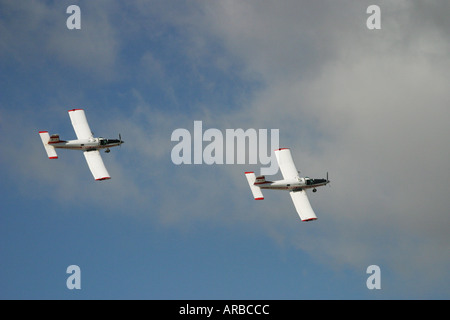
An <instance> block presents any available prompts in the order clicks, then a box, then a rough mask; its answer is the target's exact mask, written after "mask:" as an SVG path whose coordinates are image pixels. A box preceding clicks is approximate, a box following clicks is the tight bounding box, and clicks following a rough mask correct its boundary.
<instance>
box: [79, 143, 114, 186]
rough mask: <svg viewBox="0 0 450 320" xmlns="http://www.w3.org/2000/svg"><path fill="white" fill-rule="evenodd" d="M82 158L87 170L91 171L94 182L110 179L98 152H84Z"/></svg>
mask: <svg viewBox="0 0 450 320" xmlns="http://www.w3.org/2000/svg"><path fill="white" fill-rule="evenodd" d="M84 157H85V158H86V161H87V163H88V166H89V169H91V172H92V175H93V176H94V179H95V180H106V179H111V176H110V175H109V173H108V170H106V167H105V164H104V163H103V160H102V157H101V155H100V152H99V151H98V150H92V151H85V152H84Z"/></svg>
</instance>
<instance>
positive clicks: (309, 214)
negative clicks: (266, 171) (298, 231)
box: [245, 148, 330, 221]
mask: <svg viewBox="0 0 450 320" xmlns="http://www.w3.org/2000/svg"><path fill="white" fill-rule="evenodd" d="M275 156H276V158H277V161H278V165H279V167H280V169H281V173H282V175H283V178H284V180H277V181H267V180H266V178H265V176H259V177H256V175H255V173H254V172H253V171H249V172H245V176H246V177H247V181H248V184H249V186H250V190H251V191H252V194H253V197H254V198H255V200H264V196H263V194H262V191H261V189H273V190H288V191H289V194H290V195H291V198H292V201H293V202H294V206H295V209H296V210H297V213H298V215H299V216H300V219H301V220H302V221H313V220H317V216H316V214H315V213H314V210H313V209H312V207H311V204H310V203H309V200H308V196H307V195H306V190H307V189H312V191H313V192H316V191H317V189H316V188H317V187H321V186H325V185H326V184H328V183H330V180H328V172H327V178H326V179H311V178H309V177H304V178H302V177H300V176H299V171H297V168H296V167H295V164H294V161H293V160H292V155H291V150H290V149H289V148H280V149H277V150H275Z"/></svg>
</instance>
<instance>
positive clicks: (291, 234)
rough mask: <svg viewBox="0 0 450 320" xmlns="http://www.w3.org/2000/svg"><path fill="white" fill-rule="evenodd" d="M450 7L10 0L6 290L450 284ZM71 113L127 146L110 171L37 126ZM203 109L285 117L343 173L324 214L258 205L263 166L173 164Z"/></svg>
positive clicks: (326, 294) (330, 294)
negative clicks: (94, 168) (74, 281)
mask: <svg viewBox="0 0 450 320" xmlns="http://www.w3.org/2000/svg"><path fill="white" fill-rule="evenodd" d="M73 4H75V5H78V6H79V8H80V11H81V20H80V21H81V24H80V26H81V29H72V30H69V29H68V28H67V24H66V22H67V20H68V18H70V16H71V14H68V13H67V12H66V10H67V7H68V6H70V5H73ZM373 4H375V5H378V6H379V8H380V12H381V13H380V23H381V29H369V28H368V27H367V20H368V19H369V17H370V16H371V13H367V8H368V7H369V6H370V5H373ZM448 12H450V3H449V2H448V1H445V0H442V1H440V0H436V1H419V0H415V1H414V0H410V1H406V0H403V1H402V0H400V1H387V0H386V1H380V0H379V1H351V0H348V1H346V0H339V1H331V0H324V1H289V0H283V1H266V0H261V1H255V0H241V1H237V0H220V1H181V0H179V1H178V0H177V1H176V0H171V1H143V0H130V1H126V2H122V1H120V2H119V1H107V0H96V1H75V0H72V1H50V0H49V1H12V0H0V35H1V36H0V137H1V138H0V142H1V145H2V148H1V151H0V181H1V184H0V203H1V207H0V208H1V210H0V211H1V213H0V239H1V241H0V298H1V299H275V300H283V299H289V300H297V299H298V300H303V299H449V298H450V272H449V270H450V233H449V232H448V230H449V229H450V217H449V208H450V197H449V191H450V170H449V169H450V161H449V160H450V144H449V143H448V137H449V135H450V125H449V124H450V91H449V90H448V87H449V83H450V74H449V73H448V70H450V40H449V37H448V35H449V34H450V20H449V19H448V14H447V13H448ZM73 108H82V109H84V110H85V112H86V115H87V118H88V121H89V124H90V127H91V129H92V131H93V132H94V134H95V136H102V137H107V138H117V137H118V135H119V133H120V134H121V136H122V139H123V140H124V141H125V143H124V144H123V145H122V146H121V147H120V148H119V147H117V148H113V149H111V152H110V153H109V154H105V153H102V158H103V161H104V162H105V165H106V167H107V168H108V171H109V173H110V174H111V176H112V179H111V180H107V181H102V182H97V181H94V179H93V178H92V175H91V173H90V172H89V169H88V167H87V164H86V162H85V159H84V157H83V155H82V154H81V152H77V151H71V150H61V151H58V155H59V159H57V160H49V159H48V158H47V155H46V153H45V150H44V148H43V146H42V143H41V140H40V137H39V134H38V132H39V131H41V130H48V131H49V132H50V133H59V134H60V137H61V138H62V139H66V140H70V139H75V133H74V131H73V128H72V126H71V123H70V119H69V116H68V113H67V111H68V110H69V109H73ZM194 121H202V126H203V130H206V129H208V128H215V129H218V130H220V131H221V132H223V133H225V132H226V130H227V129H238V128H242V129H244V130H246V129H250V128H252V129H255V130H258V129H267V130H270V129H278V130H279V144H280V147H289V148H291V151H292V155H293V158H294V161H295V163H296V166H297V168H298V169H299V170H300V172H301V174H302V175H303V176H310V177H314V178H323V177H325V174H326V172H329V178H330V180H331V183H330V185H329V186H325V187H321V188H319V189H318V192H316V193H309V199H310V202H311V204H312V207H313V208H314V210H315V212H316V214H317V216H318V220H316V221H314V222H308V223H305V222H301V221H300V219H299V217H298V215H297V213H296V211H295V208H294V206H293V204H292V202H291V200H290V197H289V195H288V193H287V192H278V191H271V190H266V191H264V197H265V200H264V201H254V200H253V197H252V195H251V192H250V189H249V187H248V183H247V181H246V178H245V175H244V172H245V171H255V172H258V171H259V169H260V167H261V166H262V165H261V164H250V163H246V164H212V165H207V164H181V165H176V164H174V163H173V162H172V159H171V152H172V149H173V148H174V147H175V145H176V144H177V142H174V141H171V135H172V132H174V130H176V129H179V128H183V129H186V130H188V131H189V132H191V133H192V134H193V129H194ZM205 145H207V143H206V142H204V143H203V147H205ZM241 151H242V150H241ZM242 152H244V151H242ZM272 178H273V179H281V178H282V177H281V173H280V172H278V173H277V174H276V175H275V176H273V177H271V179H272ZM71 265H77V266H79V268H80V270H81V275H80V280H81V289H79V290H78V289H72V290H70V289H69V288H68V287H67V285H66V284H67V283H66V281H67V279H68V278H69V276H70V274H68V273H67V272H66V270H67V267H68V266H71ZM371 265H377V266H379V268H380V282H381V289H372V290H370V289H368V287H367V285H366V281H367V279H368V278H369V276H370V274H368V273H367V268H368V267H369V266H371Z"/></svg>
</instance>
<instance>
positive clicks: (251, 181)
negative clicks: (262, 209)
mask: <svg viewBox="0 0 450 320" xmlns="http://www.w3.org/2000/svg"><path fill="white" fill-rule="evenodd" d="M245 176H246V177H247V181H248V185H249V186H250V190H251V191H252V194H253V197H254V198H255V200H264V196H263V194H262V192H261V188H260V187H258V186H255V181H256V175H255V173H254V172H246V173H245Z"/></svg>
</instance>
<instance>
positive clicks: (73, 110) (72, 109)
mask: <svg viewBox="0 0 450 320" xmlns="http://www.w3.org/2000/svg"><path fill="white" fill-rule="evenodd" d="M77 110H83V109H70V110H69V112H71V111H77Z"/></svg>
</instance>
